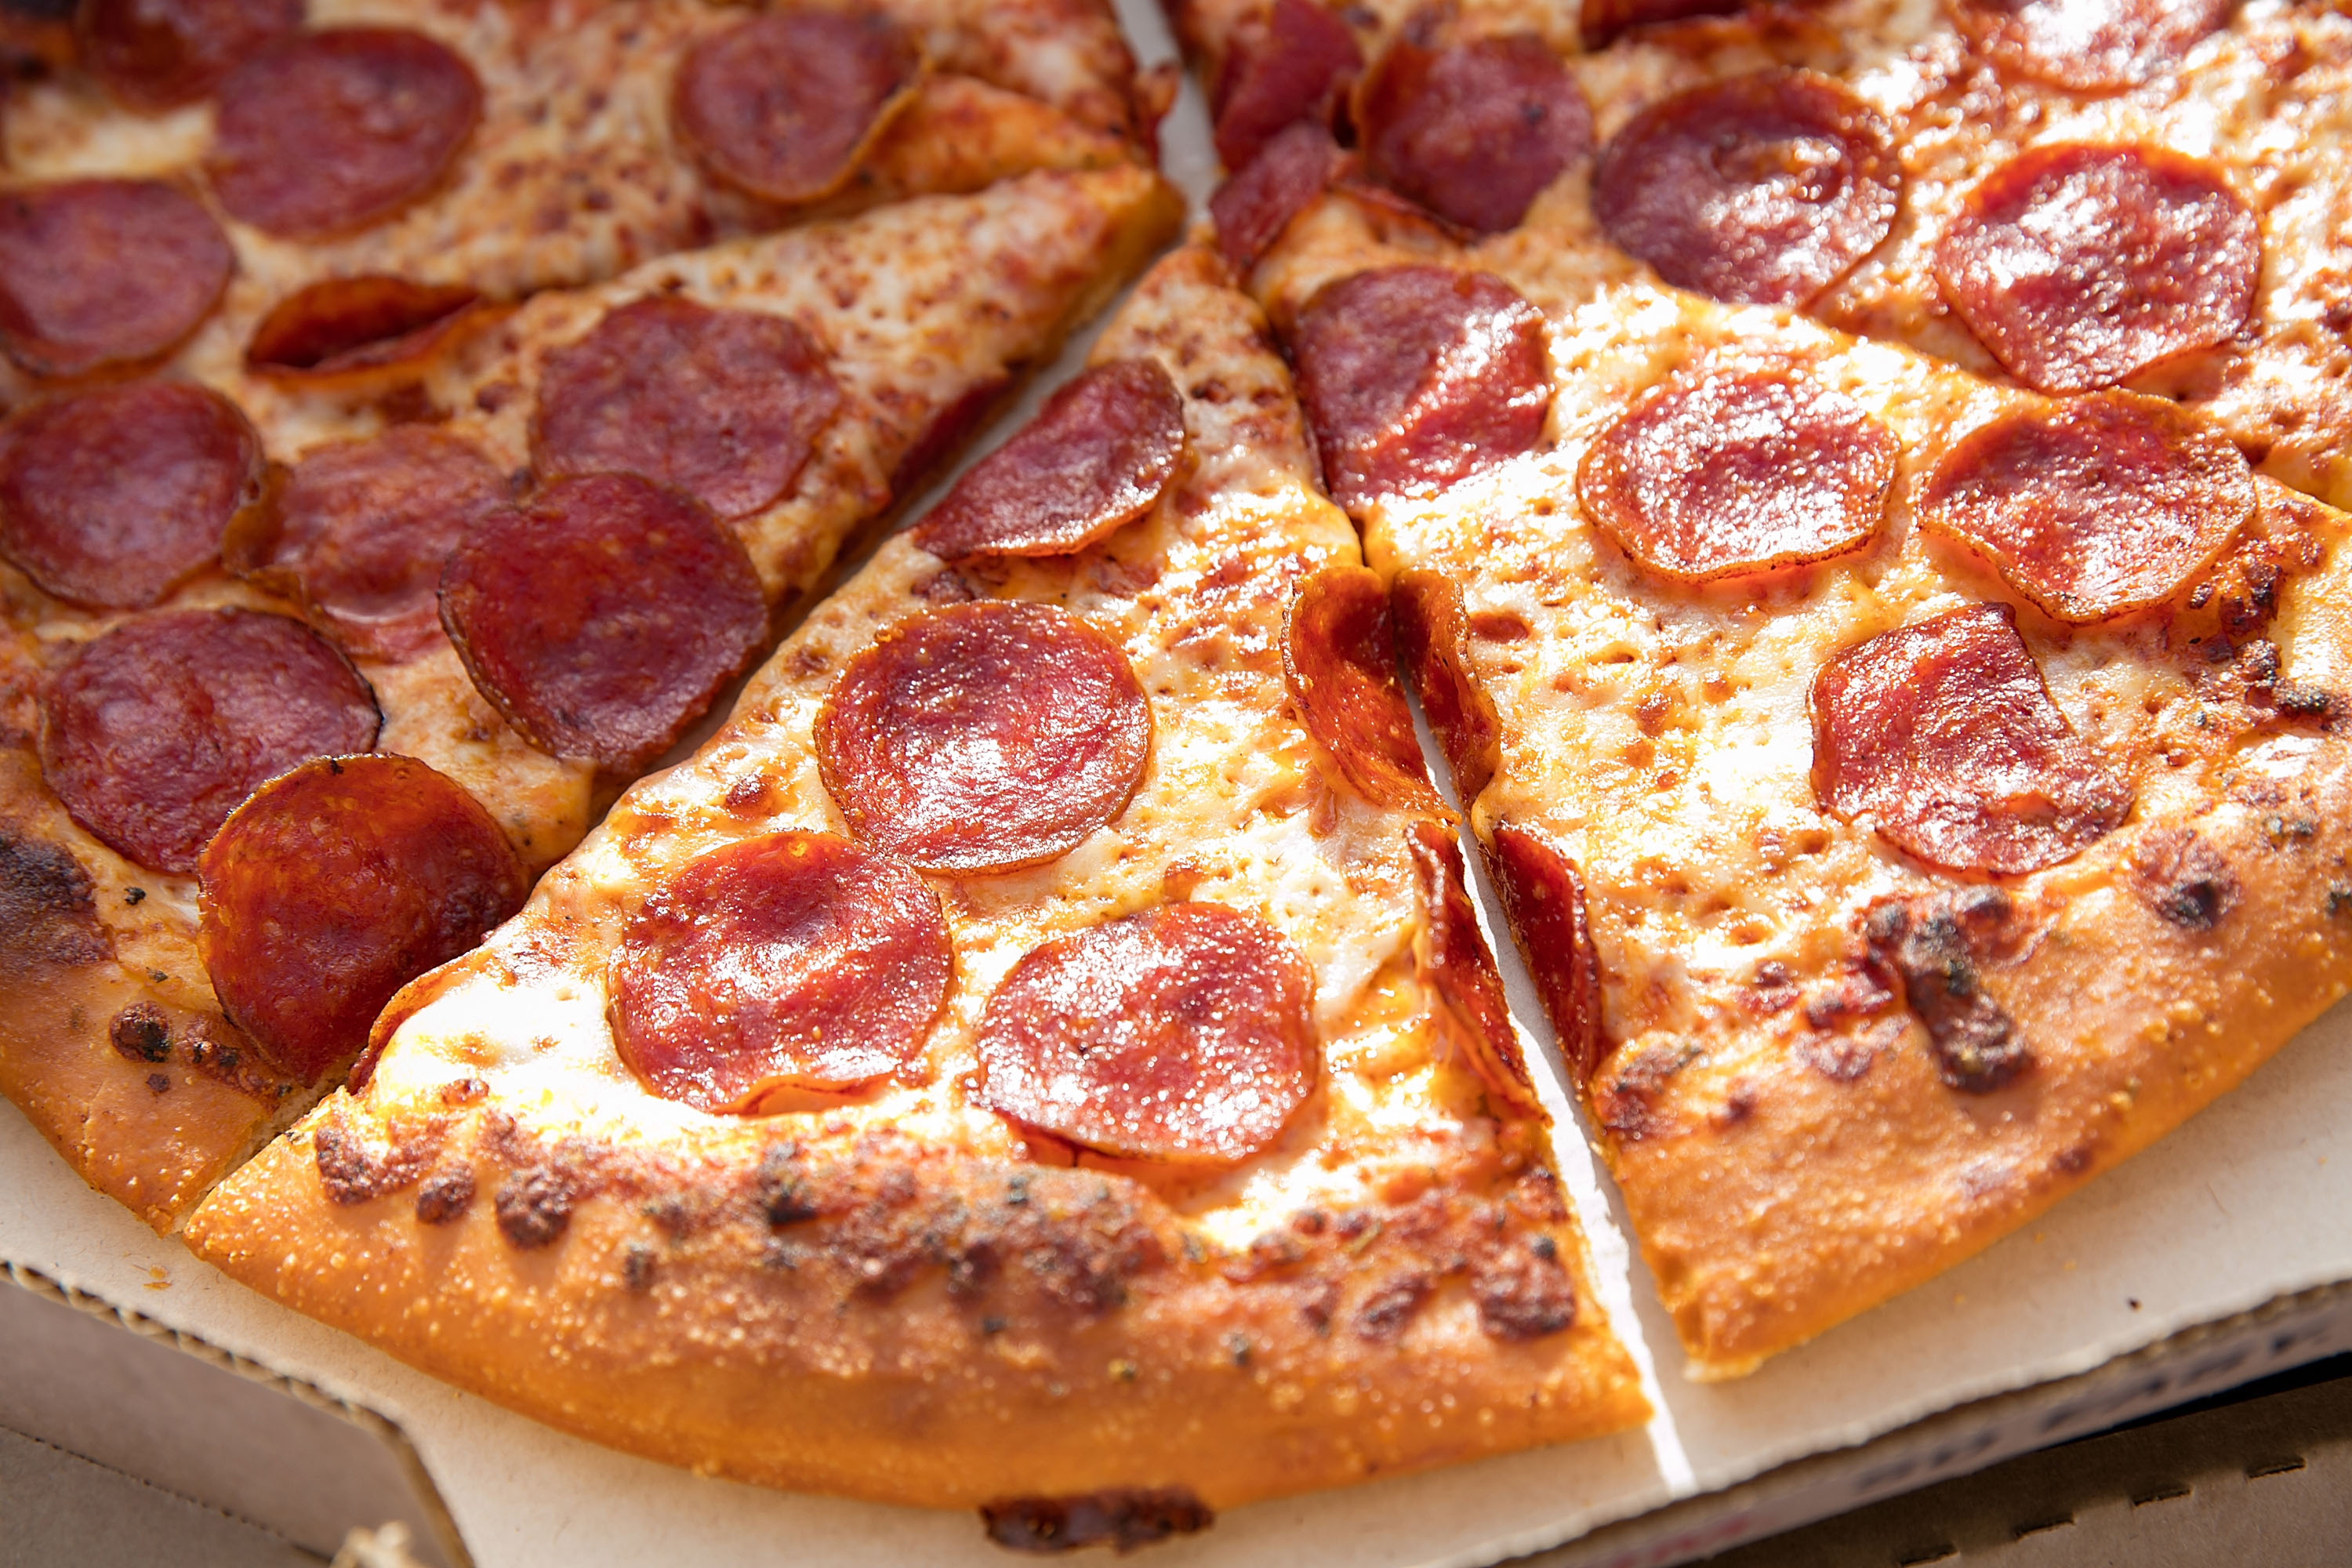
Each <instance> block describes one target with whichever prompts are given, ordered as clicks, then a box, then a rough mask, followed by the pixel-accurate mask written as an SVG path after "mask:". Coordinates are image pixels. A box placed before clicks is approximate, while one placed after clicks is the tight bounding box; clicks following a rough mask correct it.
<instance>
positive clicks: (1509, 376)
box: [1291, 266, 1551, 510]
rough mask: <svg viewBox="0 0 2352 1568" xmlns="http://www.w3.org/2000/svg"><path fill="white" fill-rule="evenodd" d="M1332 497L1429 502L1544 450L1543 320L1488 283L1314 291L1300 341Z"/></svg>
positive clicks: (1373, 281) (1465, 275)
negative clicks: (1451, 488)
mask: <svg viewBox="0 0 2352 1568" xmlns="http://www.w3.org/2000/svg"><path fill="white" fill-rule="evenodd" d="M1291 347H1292V351H1293V353H1294V355H1295V357H1296V359H1297V363H1298V394H1299V399H1300V401H1301V402H1302V403H1304V404H1305V405H1306V406H1307V419H1308V420H1309V422H1311V423H1312V424H1313V425H1314V426H1315V438H1316V444H1317V445H1318V447H1320V448H1321V450H1322V454H1323V474H1324V479H1326V481H1327V482H1328V484H1329V485H1330V487H1331V495H1332V499H1333V500H1337V501H1339V504H1340V505H1341V506H1344V507H1347V508H1348V509H1349V510H1360V509H1361V508H1362V507H1365V506H1367V505H1369V504H1370V503H1371V502H1372V501H1374V500H1378V499H1380V498H1381V497H1382V496H1387V495H1396V494H1410V495H1429V494H1434V493H1435V492H1437V491H1440V490H1443V489H1445V488H1446V487H1447V486H1449V485H1453V484H1456V483H1458V482H1460V481H1461V480H1463V479H1470V478H1472V477H1474V476H1475V475H1477V474H1481V473H1484V472H1486V470H1487V469H1488V468H1494V467H1495V466H1496V465H1497V464H1499V463H1503V462H1507V461H1508V460H1509V459H1510V458H1515V457H1517V456H1518V455H1519V454H1520V453H1522V452H1528V451H1533V450H1534V449H1535V447H1536V445H1537V443H1538V442H1539V441H1540V440H1541V439H1542V438H1543V426H1544V416H1545V415H1546V414H1547V413H1548V412H1549V410H1550V407H1551V372H1550V368H1549V364H1548V363H1547V362H1546V359H1545V354H1544V324H1543V313H1542V312H1541V311H1539V310H1537V309H1536V308H1535V307H1534V306H1533V305H1530V304H1528V302H1527V300H1523V299H1521V298H1520V297H1519V295H1518V293H1517V291H1516V290H1515V289H1512V288H1511V286H1510V285H1509V284H1507V283H1506V282H1504V281H1503V280H1502V279H1499V278H1496V277H1495V276H1493V275H1492V274H1490V273H1486V272H1457V271H1454V270H1453V269H1452V268H1444V267H1419V266H1415V267H1390V268H1381V269H1379V270H1377V271H1371V272H1359V273H1357V274H1355V275H1354V276H1353V277H1349V278H1343V279H1339V281H1338V282H1336V283H1332V284H1329V285H1328V286H1326V287H1325V288H1323V289H1320V290H1318V292H1317V294H1316V296H1315V298H1314V299H1313V300H1310V301H1308V303H1307V309H1306V310H1303V311H1301V312H1300V313H1299V317H1298V325H1297V330H1296V331H1295V332H1294V333H1293V334H1292V344H1291Z"/></svg>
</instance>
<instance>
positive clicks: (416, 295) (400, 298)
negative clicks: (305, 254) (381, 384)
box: [245, 273, 482, 385]
mask: <svg viewBox="0 0 2352 1568" xmlns="http://www.w3.org/2000/svg"><path fill="white" fill-rule="evenodd" d="M481 298H482V297H481V295H480V294H479V293H478V291H476V290H475V289H468V288H467V287H466V286H465V285H464V284H461V283H446V284H443V283H416V282H412V281H410V280H409V279H405V278H392V277H387V276H384V275H383V274H380V273H372V274H369V275H368V276H365V277H361V278H330V279H326V280H324V281H323V282H319V283H313V284H311V285H310V287H309V288H307V289H296V290H295V291H294V292H293V293H291V294H289V295H288V296H287V297H286V298H285V299H283V300H279V301H278V303H277V304H275V305H273V306H271V307H270V309H269V313H268V315H266V316H264V317H262V318H261V322H260V324H259V325H258V326H257V327H255V328H254V329H253V336H252V338H251V339H250V340H248V341H247V343H246V348H245V363H247V364H248V365H251V366H252V367H253V368H254V369H256V370H257V371H260V372H262V373H263V374H268V375H275V376H278V377H280V378H299V380H301V381H302V382H304V383H307V384H311V385H317V384H320V383H323V382H326V381H329V380H346V381H347V380H351V379H353V378H357V377H364V376H373V375H379V374H384V373H387V372H391V373H399V374H415V372H416V371H417V369H418V368H419V367H420V366H421V364H422V362H423V361H425V359H427V358H429V357H430V356H431V355H432V353H434V351H435V350H436V349H437V348H439V347H440V346H441V345H442V344H443V343H445V342H447V341H448V340H449V338H450V337H451V335H452V334H453V333H454V332H455V331H456V330H457V327H458V326H459V324H460V323H461V322H463V321H464V320H465V319H466V317H467V314H468V312H470V311H471V310H473V308H474V306H475V305H476V304H478V303H479V302H480V300H481Z"/></svg>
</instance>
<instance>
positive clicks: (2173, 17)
mask: <svg viewBox="0 0 2352 1568" xmlns="http://www.w3.org/2000/svg"><path fill="white" fill-rule="evenodd" d="M2234 4H2235V0H1951V5H1952V14H1953V16H1955V17H1956V18H1957V19H1958V22H1959V24H1960V29H1961V31H1963V32H1965V33H1967V34H1968V35H1969V37H1970V38H1972V39H1973V40H1975V42H1976V44H1977V47H1979V48H1981V49H1983V50H1985V51H1986V52H1987V53H1989V54H1990V55H1991V56H1992V58H1994V59H1995V60H1996V61H1998V62H1999V63H2000V65H2001V66H2002V67H2004V68H2007V69H2009V70H2011V71H2014V72H2016V73H2017V74H2019V75H2021V76H2026V77H2031V78H2032V79H2034V80H2036V81H2045V82H2048V83H2049V84H2050V85H2051V86H2053V87H2063V88H2070V89H2074V91H2077V92H2102V91H2112V90H2114V89H2117V88H2126V87H2136V86H2137V85H2138V84H2139V83H2141V82H2143V81H2146V80H2147V79H2149V78H2150V77H2152V76H2154V75H2156V74H2157V73H2158V71H2160V70H2164V69H2166V68H2169V67H2171V66H2173V65H2175V64H2177V63H2179V59H2180V58H2181V57H2182V56H2183V55H2185V54H2187V53H2188V52H2189V46H2190V45H2192V44H2194V43H2196V42H2197V40H2198V39H2200V38H2201V37H2204V36H2205V35H2206V34H2208V33H2210V32H2212V31H2213V30H2214V29H2215V28H2217V27H2219V26H2221V25H2222V24H2223V23H2224V22H2226V21H2228V20H2229V19H2230V12H2231V8H2232V6H2233V5H2234Z"/></svg>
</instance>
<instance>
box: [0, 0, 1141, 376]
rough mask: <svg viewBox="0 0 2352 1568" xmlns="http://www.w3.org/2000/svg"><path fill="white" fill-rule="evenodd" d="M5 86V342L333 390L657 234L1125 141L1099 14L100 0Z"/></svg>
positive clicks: (633, 253)
mask: <svg viewBox="0 0 2352 1568" xmlns="http://www.w3.org/2000/svg"><path fill="white" fill-rule="evenodd" d="M77 36H78V37H79V58H78V61H77V63H76V65H75V66H73V67H72V68H66V69H61V70H58V71H54V72H51V73H49V74H47V75H46V76H42V77H38V78H36V79H33V80H31V81H29V82H27V83H25V84H23V85H21V86H20V87H18V88H17V89H16V90H14V91H13V92H12V95H11V101H10V104H9V113H8V116H7V120H6V122H5V152H6V160H5V162H6V164H7V167H8V170H9V174H8V179H7V182H6V194H7V197H8V200H7V202H6V203H5V205H0V350H5V353H6V355H7V357H8V359H9V360H10V361H12V362H13V363H14V365H15V367H16V370H17V371H18V372H20V373H21V374H22V376H24V377H27V378H30V379H31V380H33V381H36V382H38V381H44V380H48V381H55V380H60V379H74V378H79V377H82V376H87V375H90V374H107V373H114V372H119V371H120V370H121V369H124V368H135V367H139V366H143V365H152V363H156V362H158V361H159V360H161V359H163V358H165V357H168V356H173V355H175V354H176V356H177V357H178V358H179V360H180V361H181V362H182V363H183V364H184V366H185V367H186V368H188V369H190V370H192V371H193V372H194V373H195V374H203V375H205V376H207V377H209V378H211V379H215V380H220V379H224V378H226V377H227V376H228V375H230V374H232V373H233V372H236V371H243V372H245V373H247V374H253V375H256V376H259V377H263V378H266V379H268V380H270V381H273V382H278V383H281V384H290V385H293V386H297V387H301V388H308V389H325V390H329V391H331V392H334V393H336V394H338V395H344V396H347V397H350V396H359V395H368V396H375V395H383V394H384V393H385V392H387V391H388V390H392V389H394V388H397V387H399V386H402V385H404V384H406V383H407V382H408V381H409V380H410V379H413V374H414V372H415V361H416V360H417V359H418V358H419V357H420V356H429V355H430V354H431V353H433V352H434V350H435V349H436V347H437V346H438V344H439V342H440V341H441V340H442V339H443V338H445V337H446V336H447V335H448V334H450V333H452V332H456V331H463V330H465V329H467V327H469V326H472V325H475V324H478V320H479V317H480V314H481V313H482V312H483V311H485V310H491V309H494V308H495V307H497V306H499V305H502V304H505V303H509V302H511V301H513V300H517V299H520V298H521V297H523V296H525V295H528V294H530V293H531V292H533V291H535V290H537V289H543V288H551V287H571V286H576V285H580V284H584V283H593V282H595V281H598V280H601V279H606V278H611V277H614V276H616V275H618V274H620V273H622V272H625V271H626V270H627V269H629V268H632V267H634V266H636V265H638V264H640V263H642V262H645V261H646V260H649V259H652V258H656V257H658V256H661V255H664V254H667V253H668V252H670V251H674V250H680V249H688V248H694V247H701V246H705V245H709V244H710V243H711V242H713V241H714V240H718V239H724V238H727V237H734V236H740V235H745V234H753V233H760V232H766V231H771V230H773V229H775V228H778V227H780V226H787V225H791V224H794V223H798V222H803V221H806V220H807V219H808V218H810V217H812V216H839V215H841V214H844V213H846V212H849V211H854V210H857V209H861V208H864V207H867V206H872V205H877V204H879V203H883V202H887V201H894V200H898V199H903V198H905V197H907V196H910V195H922V194H950V193H964V192H971V191H975V190H979V189H982V188H983V187H985V186H986V185H988V184H992V183H994V182H995V181H997V180H999V179H1003V178H1009V177H1012V176H1014V175H1017V174H1023V173H1027V172H1031V171H1034V170H1038V169H1049V168H1058V169H1084V168H1100V167H1106V166H1108V165H1110V164H1113V163H1135V162H1142V161H1145V158H1146V154H1145V151H1144V149H1145V147H1146V145H1147V144H1148V132H1149V131H1150V118H1151V116H1150V113H1149V112H1147V110H1146V109H1145V108H1144V107H1141V106H1139V102H1138V99H1137V92H1138V88H1137V82H1136V74H1135V68H1134V63H1133V60H1132V58H1130V57H1129V54H1128V51H1127V48H1126V46H1125V44H1124V42H1123V41H1122V40H1121V39H1120V37H1119V35H1118V29H1117V26H1116V25H1115V22H1114V20H1113V18H1112V16H1111V14H1110V11H1109V8H1108V5H1100V4H1096V3H1093V0H1077V3H1076V4H1059V3H1055V4H1050V5H1030V4H1015V5H1002V4H989V5H979V4H973V3H971V0H884V3H881V4H873V5H863V6H858V7H855V8H850V9H840V8H835V7H828V6H811V5H790V6H782V7H778V8H775V9H762V10H756V11H755V10H752V9H750V8H746V7H741V6H736V5H718V4H709V3H707V0H611V3H605V0H556V3H555V4H551V5H528V6H517V5H506V4H501V3H499V0H457V3H454V4H450V5H435V6H426V7H419V6H415V5H406V4H401V3H399V0H314V3H310V4H307V5H306V4H305V0H238V3H235V4H226V5H204V6H196V5H143V4H134V3H132V0H120V3H118V0H90V3H89V4H87V5H83V6H82V7H81V8H80V9H79V13H78V33H77Z"/></svg>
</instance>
